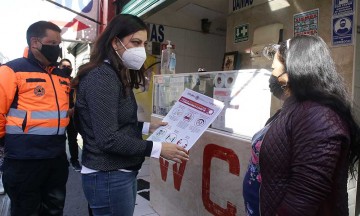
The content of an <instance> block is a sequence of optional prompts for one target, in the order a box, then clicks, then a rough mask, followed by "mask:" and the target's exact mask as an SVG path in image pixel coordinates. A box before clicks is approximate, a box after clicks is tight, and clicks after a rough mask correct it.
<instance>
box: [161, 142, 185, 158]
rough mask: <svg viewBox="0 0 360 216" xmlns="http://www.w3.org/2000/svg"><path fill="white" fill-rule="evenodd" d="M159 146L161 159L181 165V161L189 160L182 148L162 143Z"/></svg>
mask: <svg viewBox="0 0 360 216" xmlns="http://www.w3.org/2000/svg"><path fill="white" fill-rule="evenodd" d="M161 144H162V146H161V153H160V156H161V157H163V158H165V159H168V160H172V161H175V162H177V163H181V162H182V160H186V161H187V160H189V152H188V151H187V150H186V149H184V148H183V147H181V146H178V145H176V144H174V143H169V142H163V143H161Z"/></svg>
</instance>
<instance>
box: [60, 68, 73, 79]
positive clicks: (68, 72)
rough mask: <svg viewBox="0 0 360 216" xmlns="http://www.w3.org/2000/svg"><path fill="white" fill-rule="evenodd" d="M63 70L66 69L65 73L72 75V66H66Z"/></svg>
mask: <svg viewBox="0 0 360 216" xmlns="http://www.w3.org/2000/svg"><path fill="white" fill-rule="evenodd" d="M62 70H63V71H64V73H65V75H66V76H68V77H69V76H70V75H71V72H72V68H69V67H64V68H63V69H62Z"/></svg>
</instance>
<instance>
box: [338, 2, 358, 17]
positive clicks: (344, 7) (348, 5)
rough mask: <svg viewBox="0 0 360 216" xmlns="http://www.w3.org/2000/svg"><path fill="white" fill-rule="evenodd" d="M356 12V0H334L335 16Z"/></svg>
mask: <svg viewBox="0 0 360 216" xmlns="http://www.w3.org/2000/svg"><path fill="white" fill-rule="evenodd" d="M353 13H354V0H333V16H337V15H341V14H353Z"/></svg>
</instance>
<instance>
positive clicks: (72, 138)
mask: <svg viewBox="0 0 360 216" xmlns="http://www.w3.org/2000/svg"><path fill="white" fill-rule="evenodd" d="M59 68H60V69H62V70H64V71H65V72H66V73H67V75H68V76H69V78H70V80H72V77H71V72H72V70H73V68H72V64H71V61H70V60H69V59H61V60H60V63H59ZM69 105H70V107H69V111H68V115H69V117H70V123H69V125H68V126H67V127H66V133H67V139H68V146H69V152H70V164H71V166H72V167H73V168H74V170H75V171H77V172H80V170H81V165H80V163H79V145H78V143H77V135H78V132H77V130H76V128H75V126H74V121H73V113H74V89H71V90H70V94H69Z"/></svg>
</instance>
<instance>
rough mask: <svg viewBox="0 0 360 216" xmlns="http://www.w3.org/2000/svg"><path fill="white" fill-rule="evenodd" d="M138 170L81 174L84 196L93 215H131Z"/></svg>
mask: <svg viewBox="0 0 360 216" xmlns="http://www.w3.org/2000/svg"><path fill="white" fill-rule="evenodd" d="M137 174H138V171H134V172H123V171H109V172H95V173H90V174H82V185H83V190H84V193H85V197H86V199H87V201H88V202H89V205H90V208H91V210H92V213H93V215H94V216H132V215H133V214H134V208H135V201H136V190H137V184H136V176H137Z"/></svg>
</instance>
